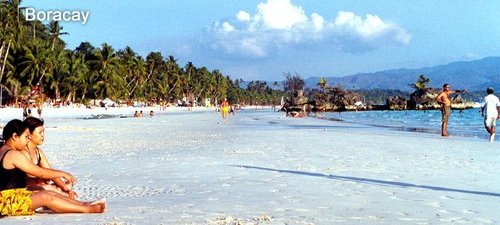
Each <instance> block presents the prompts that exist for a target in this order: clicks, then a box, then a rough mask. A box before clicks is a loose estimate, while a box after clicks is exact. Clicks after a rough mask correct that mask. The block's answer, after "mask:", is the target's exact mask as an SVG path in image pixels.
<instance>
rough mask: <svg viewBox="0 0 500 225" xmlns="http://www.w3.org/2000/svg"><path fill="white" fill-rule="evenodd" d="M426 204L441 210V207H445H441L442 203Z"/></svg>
mask: <svg viewBox="0 0 500 225" xmlns="http://www.w3.org/2000/svg"><path fill="white" fill-rule="evenodd" d="M426 204H427V205H429V206H432V207H435V208H439V207H442V206H443V205H441V203H440V202H428V203H426Z"/></svg>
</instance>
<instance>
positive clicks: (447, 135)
mask: <svg viewBox="0 0 500 225" xmlns="http://www.w3.org/2000/svg"><path fill="white" fill-rule="evenodd" d="M441 136H442V137H449V136H450V135H449V134H441Z"/></svg>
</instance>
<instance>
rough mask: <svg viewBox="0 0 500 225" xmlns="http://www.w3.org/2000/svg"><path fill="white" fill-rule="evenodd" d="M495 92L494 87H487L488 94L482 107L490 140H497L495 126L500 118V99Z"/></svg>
mask: <svg viewBox="0 0 500 225" xmlns="http://www.w3.org/2000/svg"><path fill="white" fill-rule="evenodd" d="M494 92H495V91H494V90H493V88H492V87H489V88H487V89H486V94H488V95H486V96H485V97H484V105H483V106H482V107H481V116H483V117H484V128H486V131H488V133H489V134H490V142H494V141H495V126H496V123H497V119H500V116H499V114H500V113H499V112H500V101H499V100H498V97H497V96H495V95H494V94H493V93H494ZM485 111H486V113H485Z"/></svg>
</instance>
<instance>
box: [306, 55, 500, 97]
mask: <svg viewBox="0 0 500 225" xmlns="http://www.w3.org/2000/svg"><path fill="white" fill-rule="evenodd" d="M420 74H424V75H425V76H426V77H427V78H430V80H431V82H430V86H431V87H437V88H441V87H442V85H443V84H444V83H449V84H450V85H451V86H452V89H462V88H467V90H468V91H482V90H485V89H486V87H488V86H493V87H494V88H495V90H497V92H498V93H500V57H488V58H484V59H480V60H474V61H461V62H453V63H449V64H447V65H441V66H435V67H425V68H421V69H394V70H386V71H380V72H375V73H360V74H356V75H350V76H345V77H326V79H327V82H328V84H329V85H330V86H336V85H341V86H342V87H344V88H346V89H366V90H370V89H376V88H380V89H395V90H403V91H411V90H412V89H411V87H410V86H409V85H408V84H413V83H415V81H417V79H418V77H419V75H420ZM319 79H320V78H319V77H311V78H308V79H306V80H305V83H306V86H307V87H315V86H316V84H317V83H318V81H319Z"/></svg>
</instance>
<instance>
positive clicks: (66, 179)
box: [63, 173, 76, 187]
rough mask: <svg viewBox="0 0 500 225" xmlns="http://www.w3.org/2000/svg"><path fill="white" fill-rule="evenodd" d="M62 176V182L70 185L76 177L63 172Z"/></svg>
mask: <svg viewBox="0 0 500 225" xmlns="http://www.w3.org/2000/svg"><path fill="white" fill-rule="evenodd" d="M63 178H64V180H63V181H64V183H66V184H70V186H71V187H73V184H74V183H76V178H75V177H74V176H73V175H71V174H69V173H65V174H64V176H63Z"/></svg>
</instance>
